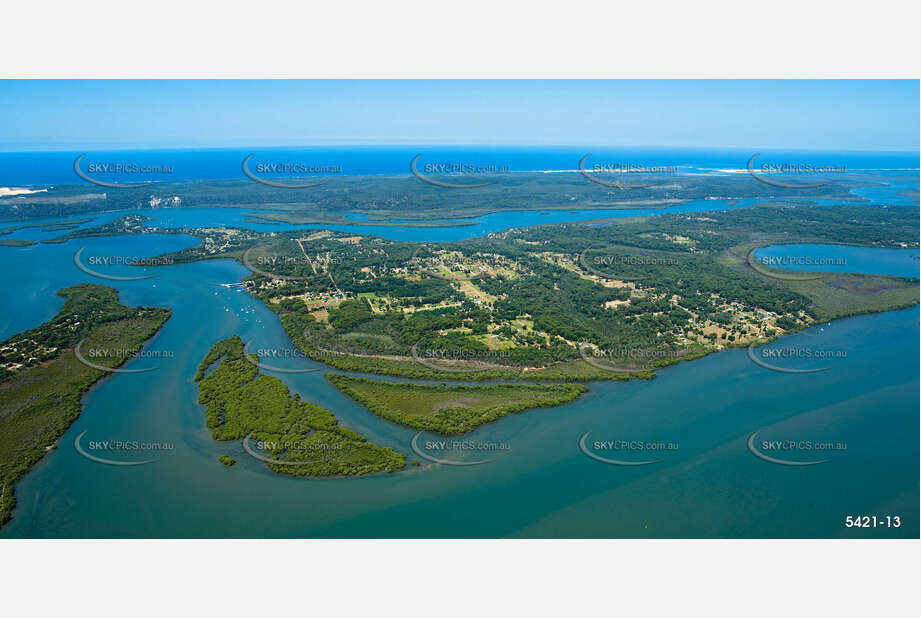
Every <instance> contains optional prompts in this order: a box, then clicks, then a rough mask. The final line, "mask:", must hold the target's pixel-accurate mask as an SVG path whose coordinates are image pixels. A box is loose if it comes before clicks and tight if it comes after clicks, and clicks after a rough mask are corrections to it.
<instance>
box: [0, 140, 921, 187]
mask: <svg viewBox="0 0 921 618" xmlns="http://www.w3.org/2000/svg"><path fill="white" fill-rule="evenodd" d="M82 154H86V157H85V158H84V159H83V160H82V161H81V169H82V170H84V171H86V170H88V169H90V168H89V166H91V165H106V164H114V165H118V164H123V165H138V166H143V167H155V168H158V169H160V168H164V167H165V168H169V169H170V171H169V172H168V173H144V172H140V173H114V174H110V173H106V174H104V177H105V179H106V180H108V181H111V182H140V181H145V180H160V181H182V180H216V179H243V178H245V176H244V174H243V171H242V163H243V159H244V158H246V157H247V156H249V155H251V154H252V155H255V156H254V157H253V159H252V161H251V163H250V166H251V169H254V170H255V169H256V166H257V165H258V164H259V163H264V164H301V165H305V166H321V167H322V166H330V167H336V168H338V169H339V170H340V171H337V172H335V174H336V175H373V174H385V175H394V174H408V173H409V166H410V161H411V160H412V159H413V158H414V157H415V156H416V155H420V154H421V155H423V156H422V157H421V158H420V160H419V164H418V165H419V166H420V169H423V168H422V166H424V165H425V164H426V163H431V164H436V165H437V164H457V165H462V164H467V165H476V166H488V167H490V168H496V169H507V170H508V171H511V172H528V171H564V170H576V169H578V167H579V161H580V160H581V159H582V157H584V156H585V155H588V154H591V155H592V156H591V157H590V158H589V159H588V160H587V161H586V163H585V165H586V168H587V169H591V168H592V166H593V165H595V164H600V165H633V166H636V165H641V166H652V167H659V166H664V167H677V168H678V169H679V171H681V172H682V173H698V174H729V173H745V169H746V165H747V163H748V160H749V158H750V157H751V156H752V155H754V154H756V151H748V150H739V149H690V148H689V149H676V148H670V149H667V150H665V149H657V148H598V147H594V148H582V147H557V148H551V147H520V146H519V147H515V146H502V147H483V146H475V147H474V146H470V147H459V146H438V145H431V146H379V147H373V146H352V147H332V146H331V147H309V148H263V149H255V150H254V149H243V148H224V149H197V150H115V151H94V152H85V151H66V152H65V151H61V152H24V153H0V186H21V185H48V184H50V185H60V184H78V183H84V182H85V181H83V180H81V179H80V178H79V177H78V176H77V175H76V174H75V172H74V161H75V159H76V158H77V157H79V156H80V155H82ZM764 163H767V164H775V165H782V164H793V165H813V166H822V167H836V168H841V167H843V168H845V169H846V170H847V173H851V174H854V173H857V174H870V173H872V174H874V175H878V176H879V175H882V176H887V175H888V176H893V177H898V176H905V175H908V176H913V177H914V178H917V176H918V169H919V164H918V153H906V152H878V153H875V152H831V151H777V150H774V151H762V152H761V156H760V157H759V158H758V159H757V160H756V164H754V165H761V164H764ZM756 169H757V167H756ZM94 177H95V175H94ZM87 186H90V185H89V183H87Z"/></svg>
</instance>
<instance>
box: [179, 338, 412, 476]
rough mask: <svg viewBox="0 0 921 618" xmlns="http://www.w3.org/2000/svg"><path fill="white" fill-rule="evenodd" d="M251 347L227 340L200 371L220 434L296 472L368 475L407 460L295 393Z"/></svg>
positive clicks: (275, 468) (204, 398) (204, 400)
mask: <svg viewBox="0 0 921 618" xmlns="http://www.w3.org/2000/svg"><path fill="white" fill-rule="evenodd" d="M245 354H246V353H245V351H244V345H243V340H242V339H240V337H239V336H237V335H234V336H233V337H230V338H229V339H225V340H223V341H219V342H218V343H216V344H214V346H213V347H212V348H211V350H210V351H209V352H208V354H207V356H205V358H204V360H202V362H201V364H200V365H199V368H198V373H197V375H196V376H195V380H196V382H198V386H199V401H200V403H201V404H202V405H204V406H205V410H206V424H207V426H208V428H209V429H211V435H212V437H213V438H214V439H215V440H221V441H228V440H243V441H244V442H243V446H244V449H246V450H247V452H249V453H250V454H251V455H253V456H254V457H255V458H256V459H260V460H263V461H265V463H267V464H268V467H269V469H270V470H271V471H272V472H275V473H276V474H284V475H290V476H301V477H336V476H360V475H365V474H373V473H376V472H394V471H396V470H400V469H401V468H403V467H405V465H406V458H405V457H404V456H403V455H402V454H400V453H397V452H396V451H394V450H393V449H391V448H382V447H380V446H377V445H375V444H371V443H370V442H368V441H367V440H366V439H365V438H364V437H363V436H361V435H360V434H358V433H357V432H355V431H352V430H351V429H347V428H345V427H341V426H340V425H339V421H338V420H337V419H336V417H335V416H333V415H332V414H331V413H330V412H329V411H328V410H325V409H323V408H321V407H319V406H317V405H315V404H312V403H308V402H306V401H302V400H301V398H300V395H298V394H296V393H295V394H294V395H293V396H292V395H291V393H290V392H289V391H288V388H287V387H286V386H285V384H284V383H283V382H282V381H281V380H279V379H278V378H276V377H273V376H267V375H263V374H261V373H260V371H259V369H258V367H257V360H256V358H255V356H254V357H252V358H246V356H245ZM215 364H217V366H216V368H215V369H213V370H212V371H209V369H210V368H211V367H212V366H213V365H215ZM206 374H207V375H206ZM250 441H252V446H250ZM222 463H225V465H227V464H226V462H224V461H223V460H222Z"/></svg>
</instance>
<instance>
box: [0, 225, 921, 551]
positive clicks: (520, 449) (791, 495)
mask: <svg viewBox="0 0 921 618" xmlns="http://www.w3.org/2000/svg"><path fill="white" fill-rule="evenodd" d="M170 216H179V217H183V216H188V217H194V216H195V213H194V212H189V213H188V214H187V215H186V214H183V213H178V215H177V213H170ZM381 229H384V230H386V229H388V228H381ZM390 229H395V228H390ZM404 231H406V232H407V233H408V232H410V231H411V232H412V233H413V234H415V235H416V237H415V238H416V239H417V240H418V239H423V238H426V239H427V238H428V237H429V234H430V230H427V229H423V230H420V229H412V228H404ZM192 243H194V239H192V238H189V237H185V236H179V235H145V236H142V237H114V238H91V239H84V240H80V241H70V242H67V243H65V244H60V245H36V246H34V247H29V248H25V249H14V248H0V251H2V253H0V255H2V260H3V264H4V266H5V268H3V269H2V271H0V278H2V281H3V283H4V284H5V289H8V290H15V291H16V294H13V295H11V297H10V298H9V299H8V301H9V304H7V305H6V306H5V308H4V311H3V314H2V315H3V322H2V323H0V328H2V333H3V336H8V335H9V334H12V333H15V332H18V331H20V330H22V329H24V328H28V327H30V326H33V325H36V324H38V323H40V322H41V321H43V320H45V319H48V318H49V317H51V316H52V315H54V313H55V312H56V311H57V309H58V308H59V307H60V305H61V302H62V300H61V299H60V298H58V297H56V296H54V292H55V291H56V290H57V289H59V288H61V287H65V286H67V285H72V284H74V283H78V282H82V281H93V282H96V283H107V281H105V280H100V279H94V278H92V277H91V276H90V275H87V274H86V273H83V272H82V271H80V270H78V269H77V268H76V267H75V266H74V265H73V260H72V258H73V252H74V251H76V250H77V249H78V248H80V247H81V246H85V247H86V252H87V254H91V255H124V254H125V253H126V252H130V253H131V254H132V255H143V256H149V255H156V254H159V253H161V252H164V251H168V250H175V249H177V248H181V247H183V246H188V245H189V244H192ZM851 259H852V260H854V259H856V258H854V257H851ZM116 270H117V269H116ZM129 270H130V272H131V273H132V274H134V273H135V272H136V269H129ZM113 272H114V271H113ZM155 273H156V274H157V277H156V278H154V279H148V280H143V281H131V282H112V283H114V284H115V286H116V287H117V288H118V289H119V290H120V297H121V300H122V302H125V303H127V304H131V305H138V304H141V305H149V306H161V307H169V308H171V309H172V310H173V312H174V313H173V316H172V318H171V319H170V320H169V321H168V322H167V324H166V325H165V326H164V328H163V329H162V330H161V332H160V333H159V334H158V335H156V336H155V337H154V338H153V339H152V340H151V341H150V342H148V344H147V346H146V348H145V349H146V350H149V351H168V352H170V353H171V354H172V357H171V358H160V359H153V358H138V359H135V360H132V361H130V362H129V363H128V364H127V365H126V366H125V368H129V369H131V368H145V367H152V366H155V367H156V370H154V371H149V372H146V373H138V374H118V375H114V376H111V377H108V378H106V379H104V380H103V381H101V382H100V383H98V385H97V386H96V387H95V388H93V389H92V390H91V392H90V393H88V394H87V396H86V397H85V400H84V403H85V408H84V411H83V414H82V415H81V417H80V418H79V419H78V420H77V422H76V423H75V424H74V425H73V427H71V429H70V430H69V431H68V432H67V433H66V434H65V436H64V437H63V438H62V440H61V442H60V444H59V447H58V448H57V449H56V450H54V451H52V452H51V453H49V455H48V456H47V457H45V458H44V459H43V460H42V462H40V463H39V464H38V465H37V466H36V467H35V468H34V469H33V470H32V472H31V473H30V474H29V475H27V476H26V477H25V478H24V479H23V480H22V481H21V482H20V483H19V485H18V486H17V490H16V491H17V496H18V499H19V503H18V505H17V508H16V510H15V512H14V518H13V520H12V521H11V522H10V523H9V524H8V525H7V526H6V527H4V528H3V529H2V530H0V536H2V537H7V538H12V537H224V536H229V537H503V536H510V537H515V536H524V537H557V536H563V537H710V536H717V537H843V536H848V537H859V538H880V537H917V536H918V535H919V522H918V505H919V493H918V468H917V466H918V459H919V444H918V439H917V436H918V432H919V415H918V392H919V380H918V376H919V360H918V359H919V356H921V354H919V347H918V335H919V333H918V323H919V311H918V309H917V308H913V309H908V310H903V311H895V312H889V313H884V314H878V315H869V316H861V317H855V318H849V319H845V320H840V321H836V322H834V323H832V324H829V325H822V326H820V327H818V328H814V329H810V330H808V331H806V332H803V333H799V334H796V335H792V336H790V337H786V338H783V339H782V340H780V341H779V342H775V345H778V346H780V345H782V346H787V347H792V348H798V349H802V348H815V349H828V350H845V351H846V352H847V354H846V356H845V357H843V358H837V359H835V362H834V363H833V365H832V366H831V368H829V369H828V370H826V371H822V372H818V373H812V374H789V373H782V372H776V371H770V370H767V369H765V368H763V367H761V366H759V365H756V364H755V363H753V362H752V361H751V360H750V358H749V356H748V354H747V352H746V351H745V350H730V351H725V352H721V353H718V354H714V355H711V356H709V357H707V358H704V359H699V360H696V361H693V362H688V363H682V364H680V365H677V366H674V367H671V368H668V369H665V370H663V371H660V372H659V375H658V377H657V378H656V379H655V380H652V381H633V382H629V383H597V384H592V385H590V392H589V393H588V394H587V395H586V396H584V397H583V398H582V399H580V400H578V401H576V402H574V403H573V404H570V405H567V406H563V407H558V408H552V409H545V410H533V411H529V412H526V413H522V414H517V415H512V416H510V417H506V418H504V419H501V420H500V421H498V422H496V423H493V424H491V425H489V426H486V427H483V428H481V429H479V430H477V431H476V432H474V433H473V434H471V435H470V436H469V439H471V440H475V441H490V442H500V443H507V444H508V445H509V448H508V450H507V451H505V452H503V453H501V454H500V455H498V456H497V457H496V459H495V460H494V461H492V462H490V463H485V464H482V465H477V466H463V467H460V466H449V465H440V464H431V463H426V462H423V465H422V466H420V467H408V468H407V469H406V470H405V471H402V472H399V473H395V474H389V475H388V474H385V475H376V476H370V477H364V478H357V479H295V478H286V477H281V476H277V475H274V474H273V473H271V472H270V471H268V470H267V468H266V467H265V465H264V464H262V463H260V462H258V461H256V460H254V459H252V458H250V457H249V456H248V455H247V454H246V453H245V452H244V451H243V449H242V447H241V445H240V443H239V442H238V441H235V442H230V443H219V442H215V441H214V440H212V439H211V437H210V432H209V431H208V430H207V428H206V427H205V425H204V411H203V409H202V407H201V406H200V405H199V404H198V403H197V398H198V397H197V385H196V384H195V383H194V381H193V379H192V378H193V376H194V373H195V370H196V367H197V365H198V363H199V362H200V360H201V359H202V357H203V356H204V354H205V353H206V352H207V350H208V349H209V347H210V346H211V345H212V344H214V343H215V342H216V341H218V340H220V339H223V338H225V337H229V336H231V335H234V334H239V335H240V336H241V337H243V339H244V340H246V341H251V342H252V346H253V347H254V348H257V349H258V348H275V349H291V344H290V342H289V340H288V339H287V337H286V335H285V333H284V332H283V330H282V328H281V325H280V324H279V323H278V320H277V318H276V316H275V315H274V314H272V313H271V312H270V311H269V310H268V309H266V308H265V307H264V306H263V305H262V303H261V302H259V301H257V300H256V299H254V298H252V297H250V296H249V295H248V294H246V293H245V292H243V291H242V290H240V289H239V288H234V287H224V286H222V285H221V284H226V283H233V282H236V281H239V280H240V279H241V278H243V277H245V276H246V275H247V273H248V271H247V270H246V269H245V268H244V267H242V266H241V265H240V264H238V263H236V262H233V261H230V260H214V261H207V262H201V263H195V264H185V265H177V266H166V267H159V268H157V269H155ZM274 364H277V365H281V366H284V367H288V368H321V367H322V366H321V365H319V364H318V363H315V362H313V361H310V360H307V359H301V358H288V359H285V360H279V361H277V362H275V363H274ZM276 375H277V377H279V378H280V379H281V380H282V381H284V382H285V383H286V384H287V385H288V386H289V388H291V389H292V391H294V392H297V393H299V394H300V395H301V396H302V397H303V398H304V399H306V400H308V401H312V402H315V403H317V404H318V405H321V406H323V407H325V408H327V409H329V410H331V411H332V412H333V413H334V414H335V415H336V416H337V417H338V418H339V419H340V422H341V423H342V424H343V425H344V426H347V427H350V428H352V429H355V430H356V431H359V432H360V433H362V434H363V435H365V436H366V437H367V438H368V439H369V440H371V441H373V442H376V443H378V444H381V445H386V446H391V447H393V448H395V449H397V450H399V451H401V452H403V453H405V454H406V455H407V457H408V459H409V460H411V459H413V458H416V455H414V454H413V452H412V450H411V448H410V441H411V439H412V437H413V435H414V434H415V432H413V431H411V430H409V429H406V428H403V427H400V426H398V425H394V424H392V423H389V422H387V421H384V420H382V419H379V418H377V417H375V416H374V415H372V414H371V413H369V412H368V411H367V410H365V409H364V408H362V407H361V406H359V405H357V404H356V403H354V402H353V401H351V400H350V399H348V398H347V397H345V396H344V395H342V394H341V393H339V392H338V391H337V390H336V389H335V388H334V387H333V386H332V385H331V384H330V383H329V382H328V381H327V380H326V379H325V377H324V376H323V372H322V371H317V372H313V373H301V374H285V373H279V374H276ZM83 432H86V433H85V436H84V439H85V440H87V441H88V440H107V439H112V440H123V441H130V440H137V441H143V442H160V443H168V444H169V445H171V447H172V448H171V449H169V450H164V451H162V452H157V453H155V454H154V455H153V457H154V458H156V459H157V461H155V462H153V463H150V464H146V465H142V466H135V467H115V466H106V465H101V464H98V463H95V462H92V461H89V460H87V459H85V458H83V457H82V456H80V455H79V454H78V453H77V451H76V450H75V448H74V440H75V438H76V437H77V436H79V435H81V434H83ZM586 432H591V433H590V438H589V442H588V444H590V445H591V444H592V443H593V441H596V440H597V441H602V442H605V441H611V442H613V441H640V442H644V443H650V444H658V443H670V444H674V445H676V448H675V449H674V450H670V451H662V452H656V453H655V455H654V456H655V458H657V459H660V460H661V461H658V462H657V463H654V464H647V465H640V466H619V465H610V464H606V463H602V462H600V461H597V460H595V459H592V458H590V457H588V456H587V455H586V454H585V453H584V452H583V451H582V450H580V448H579V440H580V438H581V437H582V436H584V435H585V433H586ZM754 432H759V433H758V436H759V438H758V443H759V444H760V443H761V440H778V441H796V442H801V441H810V442H817V443H818V442H826V441H828V442H833V443H835V444H844V445H846V449H844V450H841V451H836V452H834V453H832V454H830V459H831V460H830V461H828V462H826V463H822V464H818V465H811V466H786V465H778V464H775V463H770V462H767V461H765V460H763V459H761V458H759V457H757V456H755V455H754V454H753V453H752V452H751V451H750V450H749V449H748V446H747V443H748V439H749V437H750V436H751V435H752V433H754ZM599 452H600V451H599ZM221 454H230V455H231V456H233V457H234V458H235V459H237V461H238V463H237V465H236V466H234V467H233V468H226V467H224V466H222V465H220V464H219V463H218V462H217V457H218V456H219V455H221ZM601 454H605V453H603V452H601ZM808 455H809V454H808V453H803V452H796V453H790V454H785V455H784V457H787V458H789V459H792V460H796V459H797V458H801V457H804V456H808ZM608 456H610V454H609V455H608ZM823 456H824V454H823ZM132 457H133V455H132V454H128V455H125V456H124V457H123V458H124V459H131V458H132ZM621 458H623V459H630V458H634V459H639V460H642V459H648V455H646V454H645V453H644V454H639V453H636V452H631V453H626V454H624V455H622V457H621ZM847 515H852V516H854V515H877V516H878V517H885V516H886V515H889V516H896V515H897V516H899V517H900V518H901V526H900V527H899V528H875V529H870V530H868V529H854V528H850V529H849V528H845V526H844V518H845V517H846V516H847Z"/></svg>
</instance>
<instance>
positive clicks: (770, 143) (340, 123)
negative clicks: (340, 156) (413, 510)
mask: <svg viewBox="0 0 921 618" xmlns="http://www.w3.org/2000/svg"><path fill="white" fill-rule="evenodd" d="M918 83H919V82H918V80H738V81H733V80H677V81H669V80H571V81H554V80H543V81H542V80H392V81H391V80H303V81H299V80H138V81H129V80H6V81H3V82H0V114H2V117H3V118H4V119H5V120H6V121H7V122H5V123H4V126H3V127H2V128H0V151H2V152H10V153H12V152H62V151H68V152H69V151H74V150H198V149H227V148H311V147H317V148H319V147H355V146H362V147H388V146H389V147H402V146H413V145H426V146H434V145H440V146H453V147H460V146H468V145H469V146H477V147H485V146H489V147H516V146H521V147H542V148H565V147H579V145H581V146H582V147H604V148H665V149H669V148H675V149H677V148H704V149H758V150H804V151H806V150H808V151H835V152H841V151H851V152H912V153H914V152H918V150H919V148H921V144H919V132H921V130H919V114H918V110H919V95H918Z"/></svg>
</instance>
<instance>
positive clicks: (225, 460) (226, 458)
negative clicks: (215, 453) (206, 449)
mask: <svg viewBox="0 0 921 618" xmlns="http://www.w3.org/2000/svg"><path fill="white" fill-rule="evenodd" d="M217 460H218V461H219V462H221V463H222V464H224V465H225V466H227V467H228V468H229V467H231V466H232V465H234V464H235V463H237V460H236V459H234V458H233V457H231V456H230V455H221V456H220V457H218V458H217Z"/></svg>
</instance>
